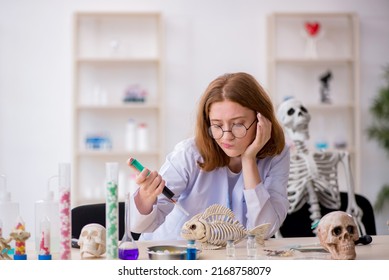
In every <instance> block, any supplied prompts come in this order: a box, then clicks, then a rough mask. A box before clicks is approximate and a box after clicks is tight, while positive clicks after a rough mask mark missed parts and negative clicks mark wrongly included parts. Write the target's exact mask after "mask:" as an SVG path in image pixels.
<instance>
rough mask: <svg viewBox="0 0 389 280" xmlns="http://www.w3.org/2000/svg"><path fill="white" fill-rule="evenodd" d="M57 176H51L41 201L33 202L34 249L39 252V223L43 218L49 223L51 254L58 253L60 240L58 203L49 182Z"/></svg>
mask: <svg viewBox="0 0 389 280" xmlns="http://www.w3.org/2000/svg"><path fill="white" fill-rule="evenodd" d="M57 178H58V176H52V177H50V178H49V180H48V183H47V193H46V196H45V197H44V198H43V199H42V200H38V201H36V202H35V249H36V251H37V252H39V249H40V241H41V231H40V228H41V223H42V221H43V220H45V218H47V219H48V220H49V222H50V240H49V241H50V245H51V248H50V249H51V252H54V253H58V252H59V239H60V220H59V203H58V202H57V201H55V200H54V192H53V191H51V190H50V182H51V180H53V179H57Z"/></svg>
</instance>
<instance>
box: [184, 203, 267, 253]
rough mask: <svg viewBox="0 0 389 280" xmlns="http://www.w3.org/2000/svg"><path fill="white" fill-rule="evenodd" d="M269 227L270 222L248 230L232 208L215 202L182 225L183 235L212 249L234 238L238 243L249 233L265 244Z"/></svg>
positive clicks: (204, 247)
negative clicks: (237, 218)
mask: <svg viewBox="0 0 389 280" xmlns="http://www.w3.org/2000/svg"><path fill="white" fill-rule="evenodd" d="M269 227H270V223H266V224H262V225H259V226H257V227H255V228H253V229H251V230H247V229H246V228H245V227H244V226H243V225H242V224H241V223H240V222H239V221H238V220H235V215H234V213H233V212H232V211H231V209H229V208H227V207H225V206H223V205H220V204H213V205H211V206H209V207H208V208H207V209H205V211H204V212H203V213H199V214H197V215H195V216H193V218H192V219H190V220H189V221H187V222H186V223H185V224H184V225H183V226H182V228H181V237H182V238H184V239H186V240H196V241H199V242H200V243H201V245H202V249H210V250H214V249H219V248H222V247H225V246H226V244H227V240H234V244H236V243H238V242H240V241H241V240H242V239H243V238H244V237H246V236H248V235H254V236H255V240H256V242H257V243H258V244H260V245H264V244H265V237H266V234H267V232H268V230H269Z"/></svg>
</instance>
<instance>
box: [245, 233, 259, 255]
mask: <svg viewBox="0 0 389 280" xmlns="http://www.w3.org/2000/svg"><path fill="white" fill-rule="evenodd" d="M256 256H257V242H256V241H255V235H249V236H248V237H247V259H255V258H256Z"/></svg>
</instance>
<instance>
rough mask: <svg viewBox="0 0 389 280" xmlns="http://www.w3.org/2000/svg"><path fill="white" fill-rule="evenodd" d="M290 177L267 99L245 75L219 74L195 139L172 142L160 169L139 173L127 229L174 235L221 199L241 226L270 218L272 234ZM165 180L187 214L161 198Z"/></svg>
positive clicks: (161, 237) (159, 237)
mask: <svg viewBox="0 0 389 280" xmlns="http://www.w3.org/2000/svg"><path fill="white" fill-rule="evenodd" d="M288 176H289V149H288V148H287V146H286V145H285V138H284V134H283V130H282V127H281V126H280V124H279V123H278V121H277V118H276V115H275V112H274V108H273V104H272V102H271V100H270V98H269V96H268V95H267V94H266V92H265V91H264V89H263V88H262V87H261V85H260V84H259V83H258V82H257V81H256V80H255V79H254V78H253V77H252V76H251V75H249V74H246V73H233V74H226V75H223V76H220V77H218V78H217V79H215V80H214V81H212V82H211V83H210V85H209V86H208V88H207V89H206V91H205V93H204V94H203V96H202V98H201V100H200V103H199V107H198V113H197V124H196V130H195V137H194V138H190V139H187V140H184V141H182V142H180V143H179V144H177V145H176V147H175V148H174V150H173V151H172V152H171V153H170V154H169V155H168V156H167V158H166V162H165V163H164V164H163V166H162V167H161V169H160V171H159V173H158V172H156V171H152V172H151V171H150V170H148V169H146V168H145V169H144V170H143V171H142V172H140V173H139V174H138V175H137V177H136V183H137V184H138V185H139V189H138V191H137V192H136V193H135V195H134V203H133V208H132V209H131V216H132V219H131V224H132V226H131V230H132V231H133V232H139V233H142V238H143V239H154V240H169V239H179V238H180V231H181V227H182V225H183V224H184V223H185V222H186V221H187V220H189V219H190V218H191V217H193V216H194V215H196V214H198V213H201V212H203V211H204V210H205V209H206V208H207V207H209V206H210V205H212V204H222V205H225V206H227V207H229V208H230V209H231V210H232V211H233V212H234V214H235V217H236V219H238V220H239V221H240V223H241V224H242V225H244V226H245V227H246V228H247V229H251V228H253V227H255V226H257V225H260V224H263V223H271V227H270V230H269V233H268V236H267V237H271V236H272V235H273V234H274V233H275V232H276V231H277V230H278V228H279V227H280V226H281V224H282V222H283V221H284V219H285V217H286V214H287V210H288V206H289V202H288V197H287V190H286V188H287V182H288ZM165 185H166V186H169V188H170V189H171V190H172V191H173V192H174V193H175V197H174V199H175V200H177V201H178V203H179V204H180V205H181V206H182V207H183V208H184V209H185V210H186V211H187V212H189V216H187V215H185V214H184V213H183V212H182V211H181V210H180V209H179V208H178V207H175V206H174V204H172V203H170V202H169V201H168V199H167V198H166V197H165V196H163V195H161V193H162V191H163V188H164V186H165Z"/></svg>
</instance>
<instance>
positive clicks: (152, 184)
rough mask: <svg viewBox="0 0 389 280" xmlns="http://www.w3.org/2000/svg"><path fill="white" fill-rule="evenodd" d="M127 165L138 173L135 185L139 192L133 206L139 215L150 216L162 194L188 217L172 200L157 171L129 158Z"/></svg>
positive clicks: (169, 191)
mask: <svg viewBox="0 0 389 280" xmlns="http://www.w3.org/2000/svg"><path fill="white" fill-rule="evenodd" d="M127 164H128V166H129V167H131V168H132V169H133V170H135V171H137V172H138V175H137V176H136V178H135V183H136V184H137V185H138V186H139V192H138V194H137V195H136V196H135V205H136V207H137V208H138V210H139V212H140V213H141V214H143V215H147V214H150V213H151V211H152V210H153V205H154V203H155V202H156V201H157V197H158V196H159V195H160V194H161V193H163V194H164V195H165V196H166V197H167V198H168V199H169V200H170V201H171V202H172V203H174V204H175V205H176V206H177V207H179V208H180V210H181V211H182V212H183V213H184V214H185V215H187V216H189V213H188V212H187V211H186V210H185V209H183V208H182V206H180V205H179V204H177V203H176V201H175V200H174V199H173V198H172V197H173V196H174V193H173V192H172V191H171V190H170V189H169V188H168V187H166V182H165V180H163V179H162V177H161V175H159V174H158V172H157V171H150V170H148V169H147V168H144V167H143V166H142V165H141V164H140V163H139V162H138V161H137V160H136V159H134V158H130V159H129V160H128V161H127Z"/></svg>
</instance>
